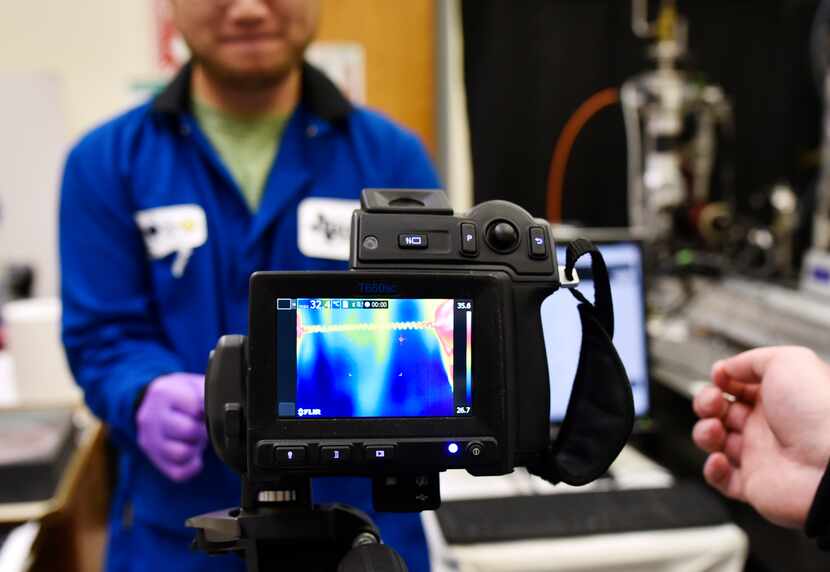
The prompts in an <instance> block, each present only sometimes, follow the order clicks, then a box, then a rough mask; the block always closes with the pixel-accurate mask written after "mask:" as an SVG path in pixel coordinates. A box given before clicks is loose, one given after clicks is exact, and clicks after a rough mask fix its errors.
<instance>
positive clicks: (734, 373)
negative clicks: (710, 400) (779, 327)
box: [712, 347, 786, 397]
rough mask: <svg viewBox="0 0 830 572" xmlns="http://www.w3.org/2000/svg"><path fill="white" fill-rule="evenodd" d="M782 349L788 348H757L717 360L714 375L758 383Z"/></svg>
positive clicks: (713, 369) (742, 381) (713, 368)
mask: <svg viewBox="0 0 830 572" xmlns="http://www.w3.org/2000/svg"><path fill="white" fill-rule="evenodd" d="M782 351H786V348H775V347H769V348H756V349H754V350H749V351H746V352H743V353H740V354H738V355H736V356H733V357H731V358H729V359H725V360H722V361H719V362H717V363H716V364H715V365H714V366H713V367H712V375H713V377H715V376H717V375H723V376H726V377H728V378H731V379H732V380H734V381H737V382H741V383H748V384H758V383H760V382H761V379H762V378H763V377H764V372H766V369H767V365H768V364H769V362H770V361H772V359H773V358H774V357H775V356H776V355H778V354H779V353H780V352H782ZM736 397H737V396H736Z"/></svg>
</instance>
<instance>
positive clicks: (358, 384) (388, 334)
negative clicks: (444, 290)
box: [280, 298, 472, 418]
mask: <svg viewBox="0 0 830 572" xmlns="http://www.w3.org/2000/svg"><path fill="white" fill-rule="evenodd" d="M459 304H460V305H459ZM293 309H296V321H295V324H296V332H295V336H296V372H295V375H296V383H295V384H293V387H294V389H295V391H296V393H295V394H294V395H293V396H288V395H286V394H285V393H284V392H283V396H284V397H285V400H282V401H281V403H280V410H281V415H282V414H286V413H290V411H291V410H292V409H293V416H296V417H321V418H332V417H447V416H456V415H467V414H469V412H470V401H471V397H472V396H471V385H472V380H471V376H470V373H469V371H468V368H469V367H470V365H471V364H470V363H469V362H470V355H471V351H470V347H469V346H470V345H471V341H472V340H471V339H470V323H471V314H472V311H471V304H470V303H469V302H467V301H458V300H451V299H450V300H448V299H390V300H378V299H368V300H363V299H360V300H357V299H308V298H298V299H296V300H295V301H293V300H292V310H293ZM459 334H460V335H459ZM458 346H461V347H458ZM459 384H460V387H459V386H458V385H459ZM281 399H282V398H281ZM289 399H293V405H294V406H293V407H290V406H287V405H286V403H291V402H290V401H287V400H289Z"/></svg>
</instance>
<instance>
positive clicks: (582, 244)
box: [565, 238, 614, 339]
mask: <svg viewBox="0 0 830 572" xmlns="http://www.w3.org/2000/svg"><path fill="white" fill-rule="evenodd" d="M586 254H589V255H590V256H591V274H592V275H593V279H594V307H595V308H596V313H597V317H598V319H599V321H600V323H601V324H602V326H603V328H605V331H606V332H607V333H608V337H609V338H611V339H614V302H613V300H612V298H611V280H610V278H609V276H608V267H607V266H606V265H605V259H604V258H603V257H602V253H600V251H599V249H598V248H597V247H596V246H594V244H593V243H592V242H591V241H590V240H586V239H584V238H578V239H576V240H574V241H573V242H571V243H570V244H569V245H568V249H567V250H566V252H565V277H566V278H567V279H568V280H573V271H574V267H575V266H576V262H577V260H579V259H580V258H582V257H583V256H585V255H586ZM571 294H573V295H574V297H575V298H576V299H577V300H579V301H580V302H582V303H583V304H588V305H590V304H591V303H590V302H589V301H588V300H587V299H586V298H585V295H584V294H583V293H582V292H580V291H578V290H576V289H571Z"/></svg>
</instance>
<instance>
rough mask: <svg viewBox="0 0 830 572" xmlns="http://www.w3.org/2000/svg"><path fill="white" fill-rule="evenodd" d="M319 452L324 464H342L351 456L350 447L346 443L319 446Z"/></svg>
mask: <svg viewBox="0 0 830 572" xmlns="http://www.w3.org/2000/svg"><path fill="white" fill-rule="evenodd" d="M320 453H321V455H320V457H321V459H322V461H323V464H324V465H343V464H345V463H348V462H349V461H350V460H351V458H352V448H351V447H350V446H348V445H342V446H341V445H338V446H331V447H321V448H320Z"/></svg>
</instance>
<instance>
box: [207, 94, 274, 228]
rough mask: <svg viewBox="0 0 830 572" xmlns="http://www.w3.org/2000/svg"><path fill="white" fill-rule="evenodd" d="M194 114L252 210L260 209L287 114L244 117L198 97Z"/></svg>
mask: <svg viewBox="0 0 830 572" xmlns="http://www.w3.org/2000/svg"><path fill="white" fill-rule="evenodd" d="M193 113H194V115H195V116H196V120H197V121H198V122H199V126H200V127H201V128H202V130H203V131H204V132H205V135H207V138H208V139H209V140H210V142H211V144H212V145H213V146H214V148H215V149H216V151H217V152H218V153H219V156H220V157H221V158H222V161H224V162H225V165H226V166H227V168H228V170H229V171H230V173H231V175H232V176H233V178H234V180H235V181H236V184H237V185H239V189H240V190H241V191H242V195H243V196H244V197H245V201H246V202H247V203H248V206H249V207H250V209H251V211H252V212H256V210H257V209H258V208H259V203H260V200H261V199H262V193H263V191H264V190H265V182H266V179H267V178H268V173H270V172H271V166H272V165H273V164H274V159H275V158H276V156H277V150H278V149H279V146H280V139H281V138H282V132H283V129H284V128H285V123H286V120H287V117H286V116H284V115H260V116H254V117H251V116H246V117H240V116H238V115H233V114H230V113H227V112H224V111H221V110H219V109H216V108H215V107H212V106H210V105H208V104H206V103H204V102H202V101H199V100H198V99H195V98H194V99H193Z"/></svg>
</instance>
